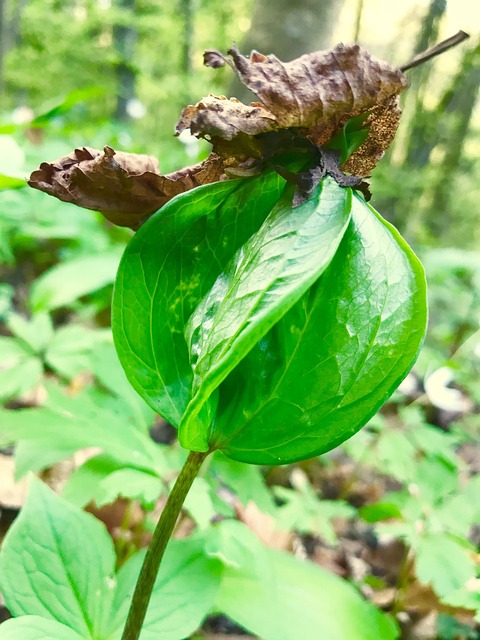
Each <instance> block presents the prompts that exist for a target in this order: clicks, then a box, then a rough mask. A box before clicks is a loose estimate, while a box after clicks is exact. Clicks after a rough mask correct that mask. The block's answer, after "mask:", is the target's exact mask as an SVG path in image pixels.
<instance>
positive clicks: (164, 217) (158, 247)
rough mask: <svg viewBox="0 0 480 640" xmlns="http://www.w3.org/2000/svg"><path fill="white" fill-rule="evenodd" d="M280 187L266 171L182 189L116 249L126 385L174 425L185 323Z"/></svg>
mask: <svg viewBox="0 0 480 640" xmlns="http://www.w3.org/2000/svg"><path fill="white" fill-rule="evenodd" d="M284 185H285V181H284V180H283V179H282V178H280V177H279V176H278V175H277V174H275V173H267V174H265V175H262V176H260V177H258V178H254V179H249V180H241V181H233V180H232V181H226V182H220V183H215V184H212V185H207V186H204V187H200V188H198V189H194V190H192V191H189V192H187V193H185V194H183V195H181V196H178V197H176V198H174V199H173V200H171V201H170V202H169V203H167V204H166V205H165V206H164V207H163V208H162V209H161V210H160V211H159V212H158V213H157V214H155V215H154V216H152V217H151V218H150V219H149V220H148V221H147V222H146V223H145V224H144V225H143V226H142V227H141V228H140V230H139V231H138V232H137V233H136V234H135V236H134V237H133V238H132V240H131V241H130V243H129V245H128V247H127V249H126V251H125V253H124V256H123V258H122V261H121V263H120V268H119V270H118V275H117V279H116V283H115V291H114V301H113V318H112V326H113V333H114V339H115V344H116V347H117V352H118V355H119V358H120V361H121V363H122V365H123V367H124V369H125V372H126V374H127V377H128V379H129V381H130V382H131V384H132V385H133V387H134V388H135V389H136V390H137V391H138V393H139V394H140V395H141V396H142V397H143V398H144V399H145V400H146V401H147V402H148V403H149V404H150V406H152V407H153V408H154V409H155V411H157V412H158V413H160V415H162V416H163V417H164V418H165V419H167V420H168V421H169V422H170V423H172V424H174V425H178V424H179V422H180V419H181V418H182V415H183V413H184V411H185V409H186V406H187V404H188V402H189V400H190V395H191V387H192V382H193V372H192V367H191V364H190V359H189V353H188V346H187V342H186V339H185V326H186V323H187V321H188V319H189V317H190V316H191V314H192V313H193V311H194V310H195V308H196V307H197V305H198V304H199V302H200V301H201V300H202V299H203V297H204V296H205V295H206V294H207V293H208V291H209V290H210V289H211V287H212V286H213V284H214V283H215V281H216V280H217V278H218V276H219V275H220V273H222V272H223V271H224V269H225V268H226V266H227V264H228V263H229V262H230V260H231V259H232V258H233V256H234V255H235V253H236V252H237V250H238V249H239V248H240V247H241V246H243V244H244V243H245V242H246V241H247V240H248V239H249V238H250V236H251V235H252V234H253V233H254V232H255V231H257V230H258V229H259V227H260V226H261V225H262V223H263V221H264V220H265V218H266V216H267V215H268V213H269V212H270V211H271V209H272V207H273V206H274V204H275V203H276V202H277V201H278V198H279V197H280V194H281V192H282V190H283V188H284Z"/></svg>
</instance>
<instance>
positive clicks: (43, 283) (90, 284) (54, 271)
mask: <svg viewBox="0 0 480 640" xmlns="http://www.w3.org/2000/svg"><path fill="white" fill-rule="evenodd" d="M119 261H120V253H119V252H118V251H113V252H110V253H108V252H105V253H102V254H101V255H91V256H86V257H83V258H75V259H73V260H70V261H67V262H62V263H61V264H59V265H57V266H55V267H52V268H51V269H49V270H48V271H46V272H45V273H44V274H42V275H41V276H40V277H39V278H37V280H36V281H35V283H34V285H33V287H32V293H31V296H30V304H31V307H32V309H33V310H34V311H50V310H52V309H57V308H58V307H64V306H66V305H68V304H70V303H71V302H73V301H74V300H77V298H80V297H81V296H84V295H86V294H87V293H92V291H96V290H97V289H100V288H101V287H104V286H105V285H107V284H111V283H112V282H113V281H114V280H115V273H116V271H117V267H118V263H119Z"/></svg>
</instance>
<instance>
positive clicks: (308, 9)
mask: <svg viewBox="0 0 480 640" xmlns="http://www.w3.org/2000/svg"><path fill="white" fill-rule="evenodd" d="M343 4H344V0H297V1H295V2H293V1H292V0H275V1H274V2H273V1H272V2H266V1H265V0H256V1H255V3H254V9H253V18H252V26H251V28H250V31H249V32H248V33H247V35H246V37H245V39H244V41H243V42H242V43H241V45H240V50H241V51H242V53H245V54H246V53H250V51H251V50H252V49H256V50H257V51H260V52H261V53H265V54H268V53H274V54H275V55H276V56H277V57H278V58H280V60H283V61H289V60H293V58H297V57H298V56H300V55H302V54H304V53H309V52H311V51H316V50H318V49H325V48H328V47H329V46H330V44H331V42H330V39H331V34H332V32H333V29H334V27H335V24H336V22H337V19H338V15H339V13H340V10H341V9H342V6H343ZM231 95H235V96H237V97H238V98H240V99H246V100H248V99H250V98H251V96H252V94H251V93H250V92H248V91H247V89H245V88H244V87H243V86H242V85H241V84H240V82H238V81H237V80H235V81H234V82H233V83H232V86H231Z"/></svg>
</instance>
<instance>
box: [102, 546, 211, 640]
mask: <svg viewBox="0 0 480 640" xmlns="http://www.w3.org/2000/svg"><path fill="white" fill-rule="evenodd" d="M144 555H145V553H144V552H143V551H141V552H139V553H137V554H136V555H135V556H134V557H133V558H131V559H130V560H128V562H127V563H126V564H125V565H124V566H123V567H122V568H121V569H120V571H119V573H118V589H117V593H116V596H115V601H114V603H113V610H114V611H115V617H114V619H113V620H112V623H111V633H112V634H113V635H114V637H117V633H119V631H120V629H122V627H123V624H124V622H125V619H126V615H127V611H128V606H129V604H130V599H131V596H132V593H133V589H134V587H135V581H136V578H137V576H138V572H139V570H140V565H141V563H142V561H143V558H144ZM221 571H222V565H221V564H220V562H218V561H217V560H216V559H214V558H210V557H208V556H207V555H205V553H204V551H203V540H194V539H188V540H182V541H176V540H174V541H172V542H171V543H170V544H169V546H168V549H167V551H166V554H165V556H164V559H163V560H162V569H161V571H160V573H159V575H158V578H157V581H156V583H155V587H154V590H153V593H152V599H151V601H150V605H149V608H148V611H147V616H146V618H145V623H144V626H143V630H142V635H141V638H142V640H182V639H183V638H186V637H188V636H190V634H192V633H193V632H194V631H195V630H196V629H197V628H198V627H199V626H200V625H201V623H202V621H203V619H204V618H205V616H206V615H207V613H208V612H209V611H210V609H211V608H212V606H213V603H214V601H215V597H216V594H217V591H218V587H219V585H220V578H221ZM115 630H118V631H117V633H116V632H115Z"/></svg>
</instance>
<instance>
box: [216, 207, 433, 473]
mask: <svg viewBox="0 0 480 640" xmlns="http://www.w3.org/2000/svg"><path fill="white" fill-rule="evenodd" d="M425 328H426V299H425V280H424V274H423V270H422V268H421V265H420V263H419V262H418V260H417V259H416V257H415V256H414V254H413V253H412V251H411V250H410V249H409V248H408V246H407V245H406V244H405V242H404V241H403V240H402V239H401V238H400V236H399V234H398V233H397V232H396V231H395V229H393V228H392V227H391V226H390V225H389V224H388V223H386V222H385V221H383V220H382V219H381V218H380V216H379V215H378V214H377V213H376V212H375V211H374V210H373V209H372V208H371V207H369V206H368V205H367V204H365V202H364V201H363V200H362V199H360V198H359V197H357V196H355V197H354V198H353V208H352V221H351V223H350V226H349V228H348V230H347V232H346V234H345V236H344V238H343V241H342V243H341V244H340V246H339V249H338V251H337V253H336V255H335V257H334V259H333V260H332V262H331V264H330V266H329V267H328V268H327V270H326V271H325V273H324V274H323V275H322V276H321V278H320V279H319V280H318V281H317V282H316V283H315V284H314V285H313V286H312V287H311V289H310V290H309V291H308V292H307V294H305V295H304V296H303V298H302V299H301V300H300V301H299V302H298V303H297V304H296V305H295V306H294V307H293V308H292V309H291V310H290V311H289V312H288V313H286V314H285V316H284V317H283V318H282V319H281V320H280V321H279V322H278V323H277V324H276V325H275V326H274V327H273V329H272V330H271V331H270V332H269V333H268V334H267V335H266V336H265V337H264V338H263V339H262V340H260V341H259V343H258V344H257V345H256V346H255V347H254V348H253V349H252V350H251V351H250V353H249V354H248V355H247V356H246V357H245V358H244V359H243V360H242V362H241V363H240V364H239V365H238V366H237V368H236V369H234V371H233V372H232V373H231V374H230V375H229V376H228V377H227V379H226V380H225V381H224V382H223V383H222V385H221V386H220V388H219V396H220V397H219V401H218V409H217V414H216V417H215V421H214V423H213V424H212V427H211V429H210V433H209V442H210V445H211V446H212V447H213V448H218V449H220V450H221V451H223V452H224V453H225V454H226V455H227V456H229V457H232V458H234V459H237V460H242V461H245V462H251V463H257V464H283V463H286V462H292V461H295V460H300V459H302V458H307V457H312V456H313V455H316V454H320V453H323V452H325V451H328V450H329V449H332V448H333V447H335V446H337V445H338V444H340V443H341V442H343V441H344V440H346V439H347V438H349V437H350V436H352V435H353V434H354V433H355V432H356V431H358V429H360V428H361V427H362V426H363V425H364V424H365V423H366V422H367V421H368V419H369V418H370V417H371V416H372V415H373V414H374V413H375V411H377V409H378V408H379V407H380V406H381V405H382V404H383V403H384V402H385V400H386V399H387V398H388V397H389V395H390V394H391V393H392V392H393V391H394V390H395V388H396V387H397V386H398V384H399V383H400V381H401V380H402V379H403V378H404V377H405V375H406V374H407V373H408V371H409V370H410V368H411V366H412V365H413V362H414V361H415V358H416V356H417V353H418V350H419V348H420V346H421V343H422V340H423V336H424V333H425Z"/></svg>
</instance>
